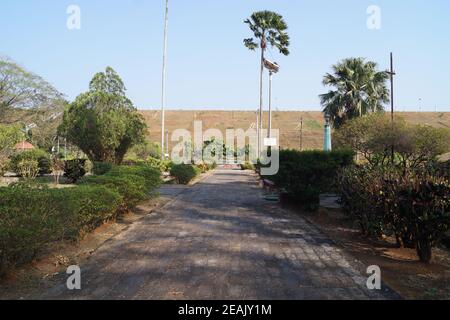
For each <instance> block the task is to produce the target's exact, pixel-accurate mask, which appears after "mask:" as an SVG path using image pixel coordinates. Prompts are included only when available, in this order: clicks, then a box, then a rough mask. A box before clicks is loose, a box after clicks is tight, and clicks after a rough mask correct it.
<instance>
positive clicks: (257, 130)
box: [256, 110, 260, 158]
mask: <svg viewBox="0 0 450 320" xmlns="http://www.w3.org/2000/svg"><path fill="white" fill-rule="evenodd" d="M256 138H257V139H259V110H256ZM256 148H257V149H256V154H257V155H256V157H257V158H259V155H260V151H259V142H258V144H257V147H256Z"/></svg>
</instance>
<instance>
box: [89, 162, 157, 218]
mask: <svg viewBox="0 0 450 320" xmlns="http://www.w3.org/2000/svg"><path fill="white" fill-rule="evenodd" d="M82 183H83V184H88V185H89V184H97V185H103V186H106V187H108V188H111V189H113V190H116V191H117V192H118V193H119V194H120V195H121V196H122V197H123V201H122V208H123V209H124V210H127V209H131V208H132V207H134V206H135V205H136V204H137V203H138V202H139V201H141V200H144V199H145V198H146V197H147V196H148V195H149V194H150V192H152V191H153V190H155V189H156V188H157V187H158V186H159V185H160V183H161V178H160V172H159V171H157V170H156V169H154V168H150V167H148V166H131V167H128V166H118V167H114V168H113V169H111V171H109V172H108V173H107V174H105V175H102V176H91V177H87V178H85V179H83V181H82Z"/></svg>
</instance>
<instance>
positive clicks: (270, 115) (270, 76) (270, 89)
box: [267, 71, 273, 139]
mask: <svg viewBox="0 0 450 320" xmlns="http://www.w3.org/2000/svg"><path fill="white" fill-rule="evenodd" d="M272 77H273V72H272V71H269V130H268V132H267V138H269V139H270V138H272Z"/></svg>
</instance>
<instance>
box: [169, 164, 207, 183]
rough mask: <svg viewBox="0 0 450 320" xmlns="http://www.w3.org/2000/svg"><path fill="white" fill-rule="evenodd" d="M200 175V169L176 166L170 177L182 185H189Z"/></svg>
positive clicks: (192, 166)
mask: <svg viewBox="0 0 450 320" xmlns="http://www.w3.org/2000/svg"><path fill="white" fill-rule="evenodd" d="M200 173H201V170H200V169H199V168H198V167H196V166H194V165H190V164H176V165H174V166H173V167H172V169H171V170H170V175H171V176H172V177H174V178H175V179H176V180H177V182H178V183H180V184H189V182H191V181H192V180H193V179H194V178H195V177H197V176H198V175H199V174H200Z"/></svg>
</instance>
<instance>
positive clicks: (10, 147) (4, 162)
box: [0, 125, 25, 177]
mask: <svg viewBox="0 0 450 320" xmlns="http://www.w3.org/2000/svg"><path fill="white" fill-rule="evenodd" d="M24 138H25V136H24V134H23V132H22V131H21V130H20V126H17V125H14V126H4V125H0V177H1V176H3V174H4V173H5V172H6V170H7V169H8V168H9V157H10V156H11V155H12V154H13V152H14V146H15V145H16V143H18V142H19V141H21V140H23V139H24Z"/></svg>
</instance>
